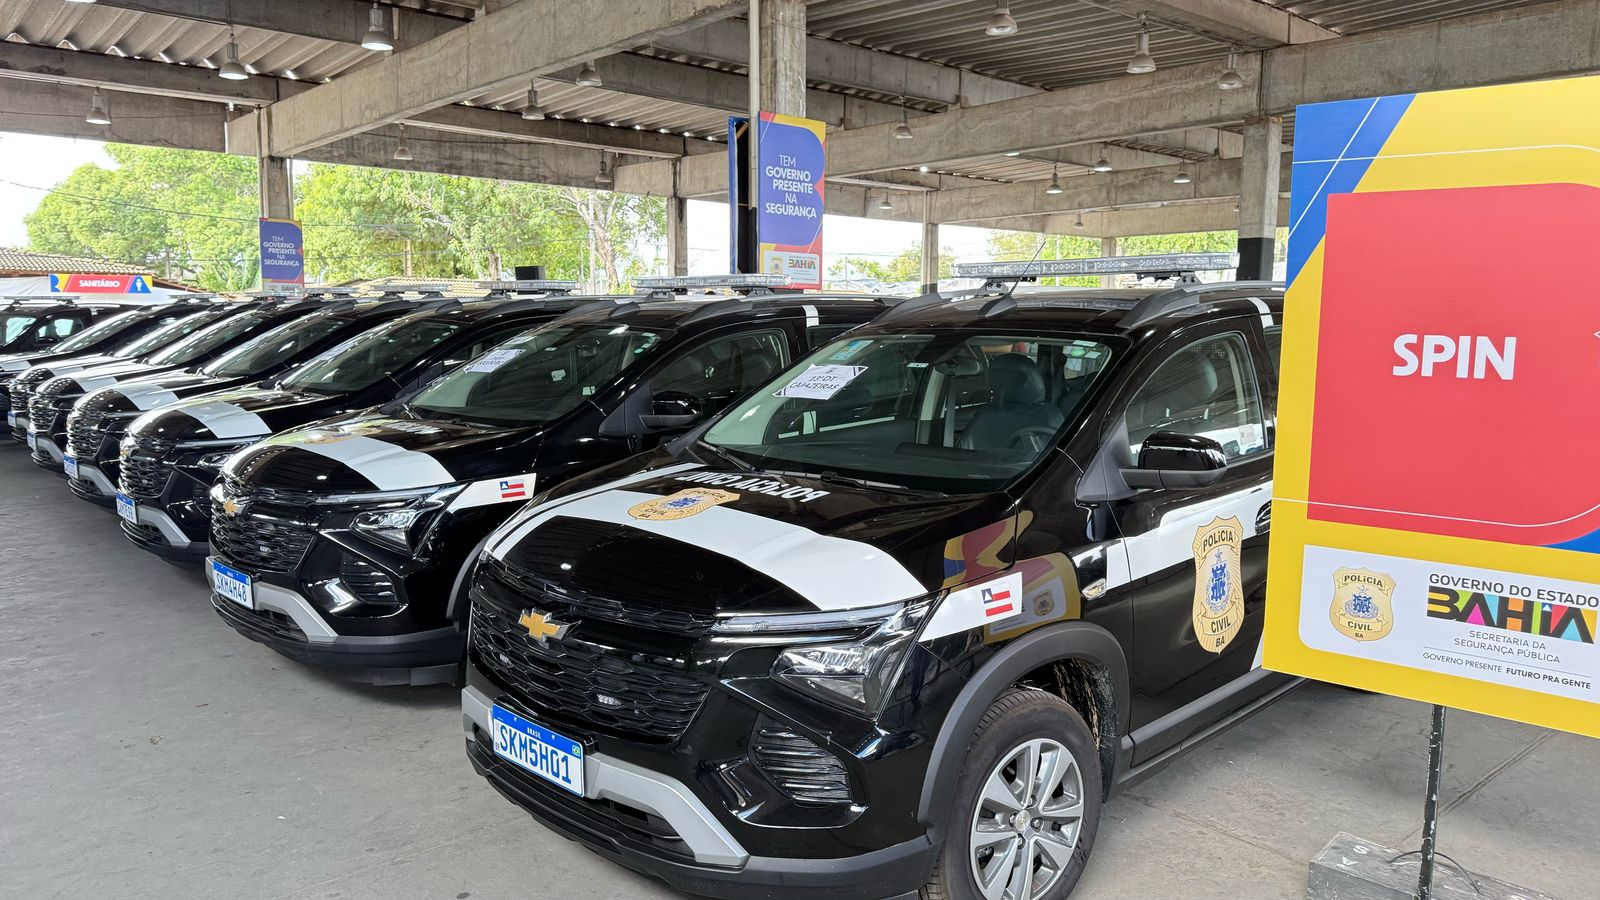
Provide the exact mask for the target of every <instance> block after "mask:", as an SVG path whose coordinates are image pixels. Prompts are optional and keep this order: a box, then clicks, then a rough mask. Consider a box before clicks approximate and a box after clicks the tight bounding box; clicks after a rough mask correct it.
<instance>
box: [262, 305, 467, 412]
mask: <svg viewBox="0 0 1600 900" xmlns="http://www.w3.org/2000/svg"><path fill="white" fill-rule="evenodd" d="M461 326H462V322H461V321H460V320H459V319H455V320H450V319H439V318H433V317H429V316H424V317H421V318H416V317H412V316H407V317H405V318H402V319H394V320H392V321H390V322H387V323H385V324H383V325H381V326H379V327H377V328H374V329H373V330H371V331H368V332H366V333H364V334H362V335H360V336H359V337H354V338H351V339H350V340H348V341H345V342H344V343H342V344H339V345H338V346H336V347H332V348H330V349H328V350H324V351H323V352H322V354H321V355H320V356H317V357H316V358H315V359H312V360H311V361H309V362H307V363H306V364H305V365H303V366H301V367H299V368H298V369H295V370H294V372H293V373H291V374H290V375H289V377H288V378H285V379H284V380H283V383H284V385H285V386H287V387H289V388H292V389H294V390H305V391H311V392H312V393H320V394H344V393H349V392H351V391H360V390H365V389H367V388H368V387H371V386H372V385H374V384H377V383H378V382H379V381H381V380H383V379H384V378H388V377H390V376H392V375H394V374H395V373H397V372H400V371H402V370H403V369H405V368H406V367H407V366H409V365H411V364H412V363H413V362H415V361H416V360H417V359H419V358H420V357H422V356H423V355H424V354H426V353H430V352H432V351H433V349H434V348H435V347H437V346H439V345H440V344H442V343H444V342H445V341H447V340H449V339H450V336H451V335H453V334H455V333H456V332H457V331H460V330H461Z"/></svg>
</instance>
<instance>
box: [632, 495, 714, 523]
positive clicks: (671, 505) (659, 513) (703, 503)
mask: <svg viewBox="0 0 1600 900" xmlns="http://www.w3.org/2000/svg"><path fill="white" fill-rule="evenodd" d="M737 499H739V495H738V494H735V493H733V492H731V491H719V490H716V489H714V488H686V489H684V490H681V491H679V492H677V493H676V494H671V495H669V496H666V497H657V498H656V499H654V500H647V501H645V502H644V503H637V504H634V505H633V506H630V507H628V515H630V516H632V517H634V518H635V519H647V520H650V521H654V522H661V521H666V520H669V519H687V518H689V517H690V516H693V515H698V514H700V513H703V512H705V511H706V510H708V509H710V508H711V507H713V506H720V505H722V504H724V503H729V502H732V501H734V500H737Z"/></svg>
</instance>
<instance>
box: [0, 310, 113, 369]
mask: <svg viewBox="0 0 1600 900" xmlns="http://www.w3.org/2000/svg"><path fill="white" fill-rule="evenodd" d="M130 308H131V306H130V304H128V303H117V302H111V301H92V300H91V301H83V300H79V299H78V298H77V297H68V296H65V295H61V296H53V297H27V298H15V299H13V300H11V301H10V302H8V303H6V304H4V305H0V354H5V355H11V354H22V353H38V352H41V351H45V350H49V349H50V348H51V347H54V346H55V345H57V344H59V343H61V342H62V341H64V340H66V339H67V338H69V337H71V336H72V335H74V334H76V333H78V332H79V331H82V330H83V329H85V328H88V327H89V326H91V325H94V324H95V323H96V322H100V321H103V320H104V319H106V318H108V317H110V316H114V315H116V314H117V313H120V312H124V311H126V310H128V309H130Z"/></svg>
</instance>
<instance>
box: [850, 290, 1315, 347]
mask: <svg viewBox="0 0 1600 900" xmlns="http://www.w3.org/2000/svg"><path fill="white" fill-rule="evenodd" d="M1283 290H1284V288H1283V284H1282V283H1280V282H1272V281H1223V282H1213V283H1209V284H1179V285H1174V286H1165V287H1141V288H1131V289H1105V288H1031V287H1022V288H1018V289H1016V290H1014V291H1010V290H1007V289H1006V288H1005V287H1003V286H998V285H985V286H984V287H983V288H980V289H978V290H976V291H966V292H945V293H935V294H924V295H922V296H921V297H916V298H912V299H909V300H905V301H902V302H900V303H898V304H895V306H894V308H893V309H891V310H890V311H889V312H887V313H885V314H884V315H882V316H880V317H878V318H877V319H875V320H873V322H872V323H870V324H869V325H868V326H867V327H866V328H865V329H864V330H870V331H875V332H885V331H894V330H904V329H906V328H908V327H917V328H933V327H946V328H970V327H1002V326H1003V327H1006V328H1008V329H1009V328H1022V329H1029V328H1039V329H1046V330H1057V329H1065V330H1079V331H1087V332H1094V333H1099V334H1130V333H1132V332H1134V331H1136V330H1139V329H1141V328H1144V327H1146V326H1149V325H1152V324H1160V323H1161V322H1163V321H1164V320H1173V319H1178V318H1183V317H1189V316H1193V315H1195V314H1197V313H1200V312H1210V313H1216V314H1224V315H1226V314H1254V315H1261V314H1270V315H1280V314H1281V313H1282V312H1283Z"/></svg>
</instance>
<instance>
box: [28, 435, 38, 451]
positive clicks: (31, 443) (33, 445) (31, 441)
mask: <svg viewBox="0 0 1600 900" xmlns="http://www.w3.org/2000/svg"><path fill="white" fill-rule="evenodd" d="M28 449H29V450H37V449H39V436H38V435H37V434H34V433H33V432H31V431H30V432H28Z"/></svg>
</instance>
